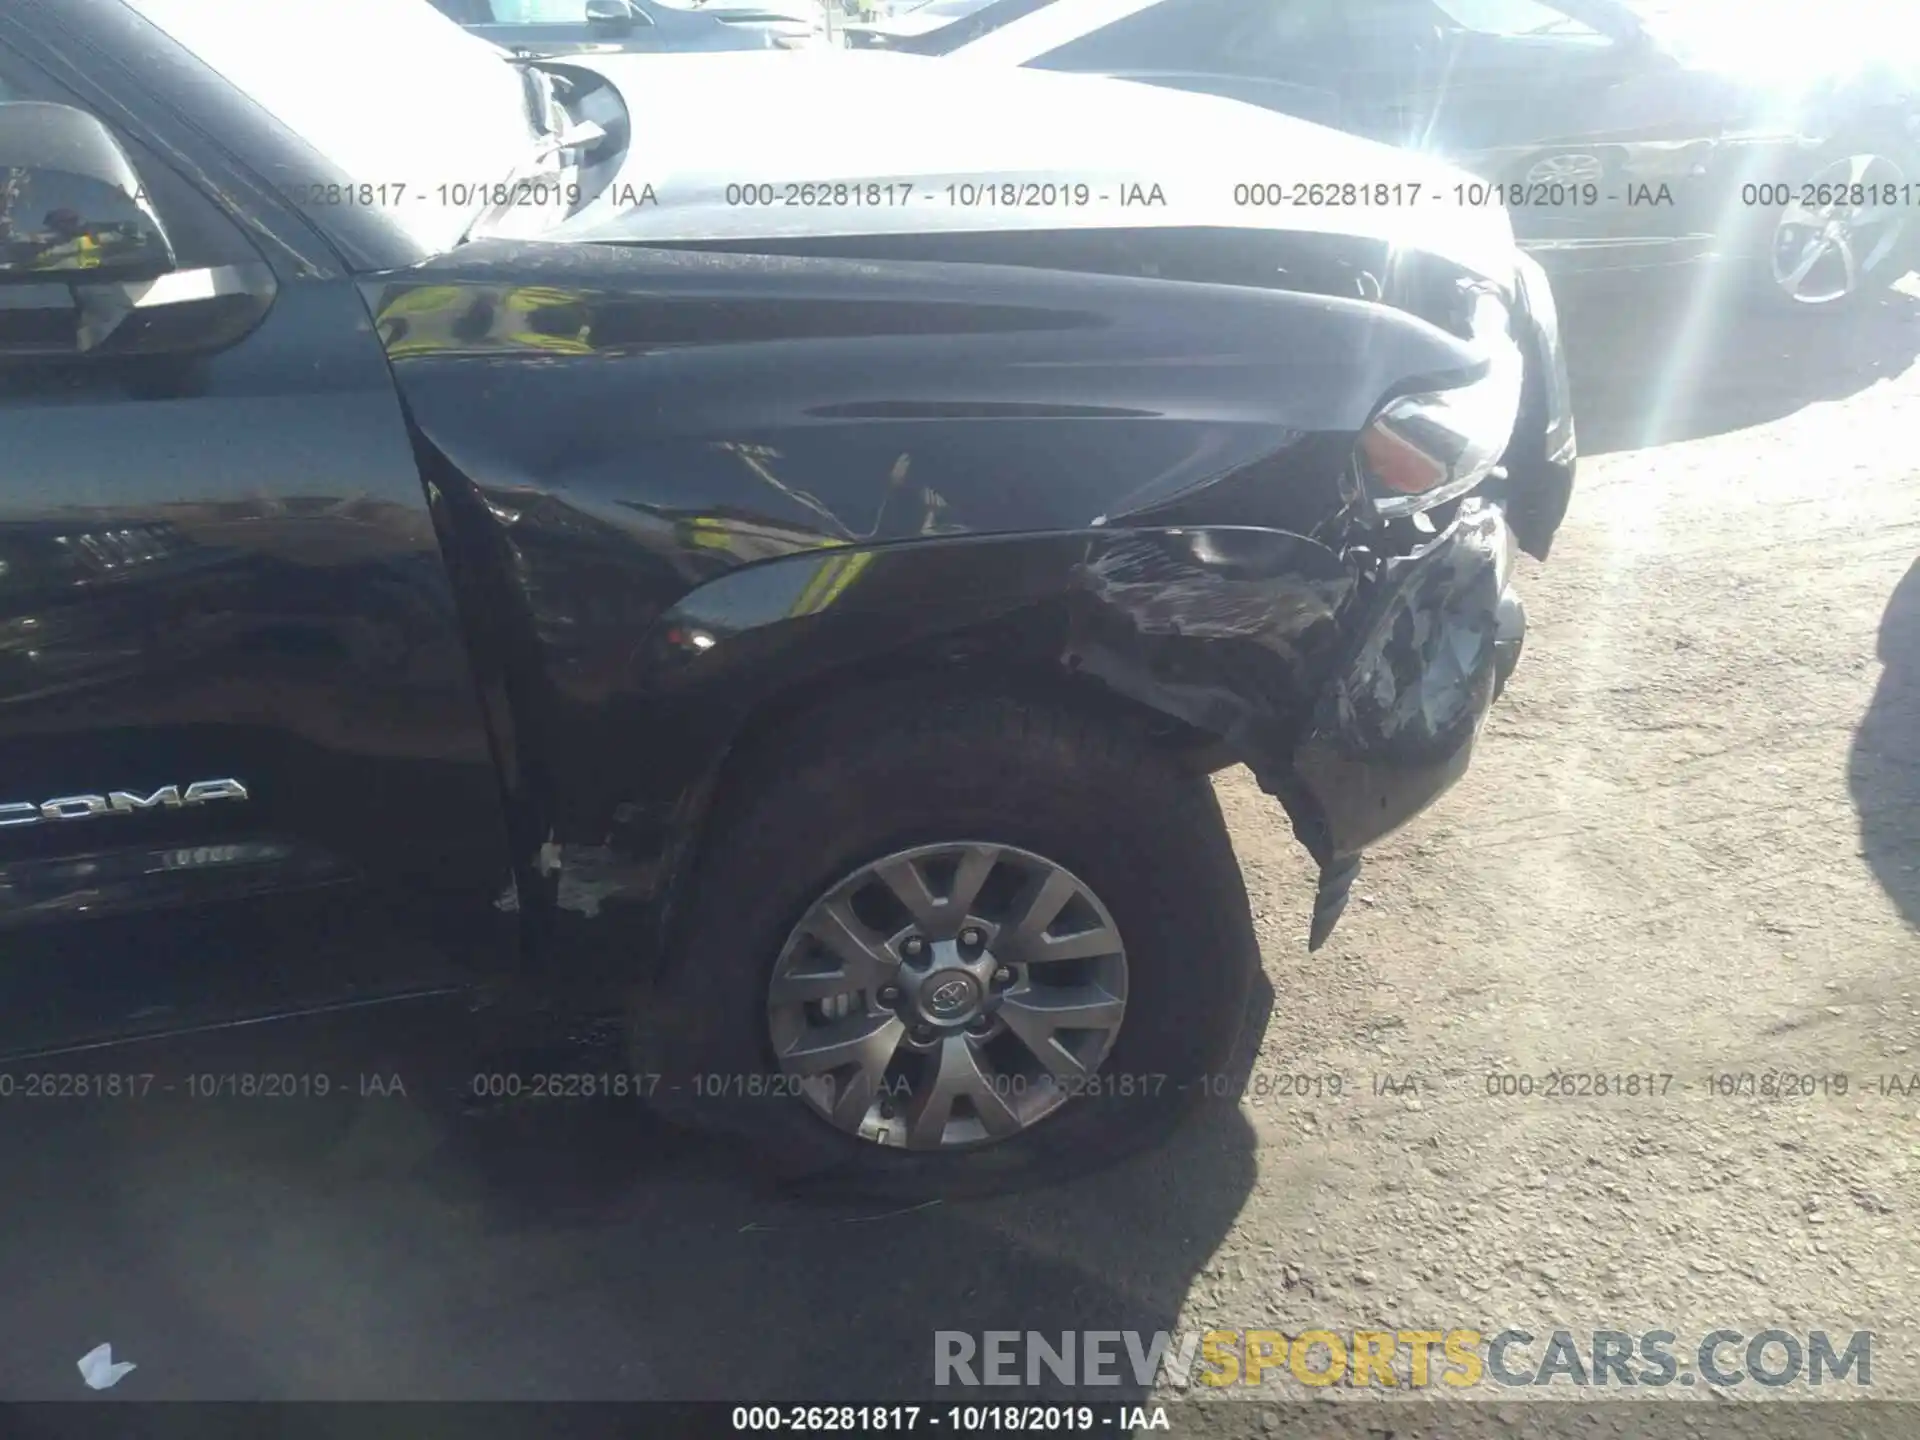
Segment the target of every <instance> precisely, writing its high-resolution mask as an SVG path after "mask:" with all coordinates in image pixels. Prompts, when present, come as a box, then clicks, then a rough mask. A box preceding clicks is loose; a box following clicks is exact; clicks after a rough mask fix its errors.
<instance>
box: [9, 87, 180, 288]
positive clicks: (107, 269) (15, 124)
mask: <svg viewBox="0 0 1920 1440" xmlns="http://www.w3.org/2000/svg"><path fill="white" fill-rule="evenodd" d="M173 269H174V255H173V246H172V244H171V243H170V242H169V241H168V239H167V232H166V230H165V229H164V228H163V227H162V226H161V224H160V220H159V217H158V216H156V215H155V214H154V213H153V211H152V209H151V208H150V207H149V206H148V205H147V202H146V196H145V192H144V191H143V190H142V188H141V185H140V176H139V174H138V173H137V172H136V171H135V170H134V168H133V162H132V161H131V160H129V159H128V158H127V154H126V152H125V151H124V150H122V149H121V148H120V142H119V141H118V140H115V139H114V138H113V133H112V132H111V131H110V130H108V129H107V127H106V126H105V125H103V124H102V123H101V122H100V121H99V120H98V119H97V118H96V117H95V116H92V115H89V114H88V113H87V112H86V111H84V110H76V109H74V108H73V107H72V106H70V105H50V104H46V103H44V102H42V101H38V100H16V101H11V102H7V103H4V104H0V285H19V284H39V285H44V284H47V283H48V282H50V281H61V280H68V281H86V282H96V281H131V280H157V279H158V278H159V277H161V276H162V275H166V274H169V273H171V272H172V270H173Z"/></svg>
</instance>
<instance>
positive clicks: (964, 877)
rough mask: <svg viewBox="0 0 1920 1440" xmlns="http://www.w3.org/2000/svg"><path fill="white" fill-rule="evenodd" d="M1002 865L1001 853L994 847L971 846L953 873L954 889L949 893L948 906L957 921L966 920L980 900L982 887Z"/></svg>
mask: <svg viewBox="0 0 1920 1440" xmlns="http://www.w3.org/2000/svg"><path fill="white" fill-rule="evenodd" d="M999 863H1000V851H999V850H998V849H997V848H996V847H995V846H992V845H969V846H968V847H967V850H966V854H965V855H963V856H962V857H961V859H960V868H959V869H957V870H955V871H954V872H953V888H952V889H951V890H949V891H948V892H947V906H948V909H949V910H950V911H951V912H952V914H953V917H954V919H955V920H956V921H958V920H964V919H966V917H967V912H968V911H969V910H971V909H972V908H973V902H974V901H976V900H978V899H979V898H980V890H981V887H982V886H984V885H985V884H986V883H987V877H988V876H989V875H991V874H992V873H993V867H994V866H995V865H998V864H999Z"/></svg>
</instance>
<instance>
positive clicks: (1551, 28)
mask: <svg viewBox="0 0 1920 1440" xmlns="http://www.w3.org/2000/svg"><path fill="white" fill-rule="evenodd" d="M1433 6H1434V8H1435V9H1436V10H1438V11H1439V12H1440V13H1441V14H1442V15H1444V16H1446V17H1447V18H1448V19H1449V20H1451V21H1452V22H1453V23H1454V24H1455V25H1456V26H1458V27H1459V28H1460V29H1462V30H1471V31H1474V32H1476V33H1477V34H1481V35H1494V36H1498V37H1500V38H1501V39H1508V40H1512V39H1528V38H1534V37H1545V36H1552V37H1554V38H1555V39H1566V40H1572V41H1576V42H1582V41H1583V42H1586V43H1588V44H1593V45H1605V44H1607V43H1608V41H1607V37H1606V36H1605V35H1603V34H1601V33H1600V31H1598V30H1596V29H1594V28H1593V27H1592V26H1591V25H1587V24H1584V23H1582V22H1581V21H1579V20H1576V19H1575V18H1574V17H1573V16H1571V15H1569V14H1567V13H1566V12H1565V11H1564V10H1559V9H1556V8H1554V7H1553V6H1551V5H1545V4H1542V3H1541V0H1433Z"/></svg>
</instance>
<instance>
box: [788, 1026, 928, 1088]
mask: <svg viewBox="0 0 1920 1440" xmlns="http://www.w3.org/2000/svg"><path fill="white" fill-rule="evenodd" d="M905 1033H906V1027H905V1026H904V1025H902V1024H901V1023H900V1017H899V1016H897V1015H854V1016H850V1017H849V1018H847V1019H845V1020H836V1021H834V1022H833V1023H831V1024H828V1025H818V1026H814V1027H812V1028H811V1029H809V1030H808V1031H807V1032H806V1033H805V1034H803V1035H801V1036H800V1037H799V1038H798V1039H797V1040H795V1041H794V1042H793V1043H792V1044H791V1045H789V1046H787V1048H786V1050H785V1052H783V1053H782V1054H781V1056H780V1059H781V1061H782V1062H783V1063H784V1064H786V1065H787V1066H788V1067H789V1068H790V1069H793V1070H797V1071H799V1072H800V1073H801V1074H802V1075H824V1074H825V1073H827V1072H828V1071H829V1070H838V1069H840V1068H841V1067H843V1066H846V1065H858V1066H859V1067H860V1068H861V1070H862V1071H876V1072H878V1073H884V1072H885V1070H886V1068H887V1065H888V1062H890V1061H891V1060H892V1059H893V1052H894V1051H895V1050H896V1049H897V1048H898V1047H899V1044H900V1038H901V1036H902V1035H904V1034H905Z"/></svg>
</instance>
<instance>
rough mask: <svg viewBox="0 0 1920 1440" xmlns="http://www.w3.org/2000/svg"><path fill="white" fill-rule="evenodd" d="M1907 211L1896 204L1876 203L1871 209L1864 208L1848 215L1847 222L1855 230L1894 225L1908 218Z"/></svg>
mask: <svg viewBox="0 0 1920 1440" xmlns="http://www.w3.org/2000/svg"><path fill="white" fill-rule="evenodd" d="M1906 216H1907V212H1906V211H1904V210H1902V209H1900V208H1899V207H1898V206H1896V205H1876V206H1875V207H1874V208H1873V209H1871V210H1862V211H1859V212H1858V213H1856V214H1854V215H1852V216H1850V217H1848V220H1847V224H1848V226H1849V227H1850V228H1852V229H1853V230H1854V231H1856V232H1858V231H1861V230H1871V229H1873V227H1874V226H1876V225H1892V224H1897V223H1898V222H1899V221H1901V220H1904V219H1906Z"/></svg>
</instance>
